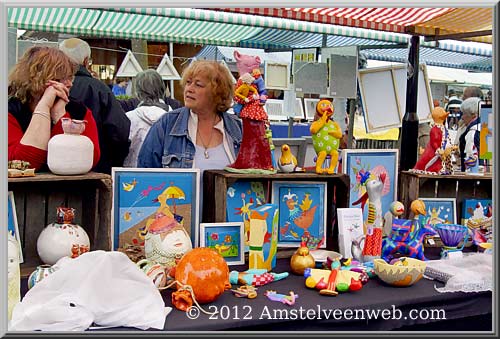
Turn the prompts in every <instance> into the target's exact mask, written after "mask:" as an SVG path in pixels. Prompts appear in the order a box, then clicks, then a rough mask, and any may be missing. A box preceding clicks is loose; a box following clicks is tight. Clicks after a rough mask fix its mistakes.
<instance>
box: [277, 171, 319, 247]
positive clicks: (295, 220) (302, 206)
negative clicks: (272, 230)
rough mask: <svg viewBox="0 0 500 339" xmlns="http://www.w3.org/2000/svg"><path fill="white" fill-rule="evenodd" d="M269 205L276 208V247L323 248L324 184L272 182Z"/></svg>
mask: <svg viewBox="0 0 500 339" xmlns="http://www.w3.org/2000/svg"><path fill="white" fill-rule="evenodd" d="M272 203H273V204H276V205H278V211H279V212H278V213H279V217H278V246H281V247H299V246H300V244H301V242H302V241H303V240H306V242H307V246H308V247H309V244H312V243H314V246H311V247H317V248H324V247H326V241H325V237H326V224H327V223H326V209H327V199H326V182H305V181H292V182H291V181H273V184H272Z"/></svg>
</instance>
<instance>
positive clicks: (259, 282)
mask: <svg viewBox="0 0 500 339" xmlns="http://www.w3.org/2000/svg"><path fill="white" fill-rule="evenodd" d="M286 277H288V272H283V273H274V272H268V271H267V270H266V269H250V270H247V271H245V272H238V271H231V272H230V273H229V282H230V283H231V284H233V285H234V284H245V285H251V286H257V287H258V286H264V285H267V284H269V283H271V282H273V281H278V280H281V279H285V278H286Z"/></svg>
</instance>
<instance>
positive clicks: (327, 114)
mask: <svg viewBox="0 0 500 339" xmlns="http://www.w3.org/2000/svg"><path fill="white" fill-rule="evenodd" d="M333 112H334V108H333V105H332V102H331V101H330V100H320V101H319V102H318V104H317V105H316V113H317V114H318V116H319V117H320V118H319V119H318V120H316V121H314V122H313V123H312V124H311V127H310V131H311V136H312V140H313V146H314V150H315V151H316V154H317V155H318V159H317V160H316V173H318V174H322V173H328V174H333V173H334V172H335V167H336V166H337V162H338V160H339V152H338V151H337V150H338V148H339V145H340V138H342V131H341V129H340V126H339V124H338V123H337V122H336V121H333V120H332V119H331V116H332V115H333ZM327 155H330V166H329V168H328V169H323V162H324V161H325V159H326V156H327Z"/></svg>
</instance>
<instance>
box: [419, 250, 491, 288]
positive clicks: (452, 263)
mask: <svg viewBox="0 0 500 339" xmlns="http://www.w3.org/2000/svg"><path fill="white" fill-rule="evenodd" d="M426 263H427V267H426V270H425V274H424V275H425V276H426V277H427V278H432V279H436V280H440V281H443V282H445V283H446V285H445V286H444V287H442V288H438V287H434V288H435V289H436V291H438V292H441V293H443V292H481V291H491V290H492V288H493V258H492V256H491V254H485V253H464V254H463V256H461V257H458V258H453V259H441V260H429V261H427V262H426Z"/></svg>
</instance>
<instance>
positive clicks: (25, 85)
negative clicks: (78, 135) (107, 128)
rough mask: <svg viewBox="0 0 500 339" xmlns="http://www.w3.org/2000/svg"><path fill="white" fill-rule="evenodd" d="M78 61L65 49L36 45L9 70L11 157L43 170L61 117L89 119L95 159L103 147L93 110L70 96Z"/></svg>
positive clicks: (61, 131)
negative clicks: (48, 149)
mask: <svg viewBox="0 0 500 339" xmlns="http://www.w3.org/2000/svg"><path fill="white" fill-rule="evenodd" d="M76 67H77V65H75V64H74V63H73V62H72V61H71V60H70V59H69V58H68V57H67V56H66V55H65V54H64V53H63V52H61V51H59V50H58V49H55V48H50V47H32V48H30V49H28V50H27V51H26V53H25V54H24V55H23V56H22V57H21V59H20V60H19V62H18V63H17V64H16V65H15V66H14V68H13V69H12V71H11V73H10V74H9V115H8V124H9V125H8V126H9V127H8V134H9V138H8V140H9V151H8V160H22V161H27V162H29V163H30V165H31V167H32V168H35V169H36V170H40V169H42V168H43V167H44V165H46V163H47V146H48V142H49V139H50V138H51V137H52V136H54V135H56V134H62V133H63V129H62V123H61V118H63V117H67V118H72V119H78V120H86V121H87V126H86V128H85V132H84V133H83V134H84V135H86V136H87V137H89V138H90V140H92V142H93V144H94V162H93V164H94V165H95V164H96V163H97V161H98V160H99V156H100V149H99V142H98V137H97V127H96V124H95V120H94V118H93V117H92V112H91V111H90V110H89V109H88V108H87V107H85V106H84V105H83V104H80V103H78V102H76V101H73V100H71V99H70V98H69V89H70V88H71V86H72V81H73V74H74V73H75V71H76Z"/></svg>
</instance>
